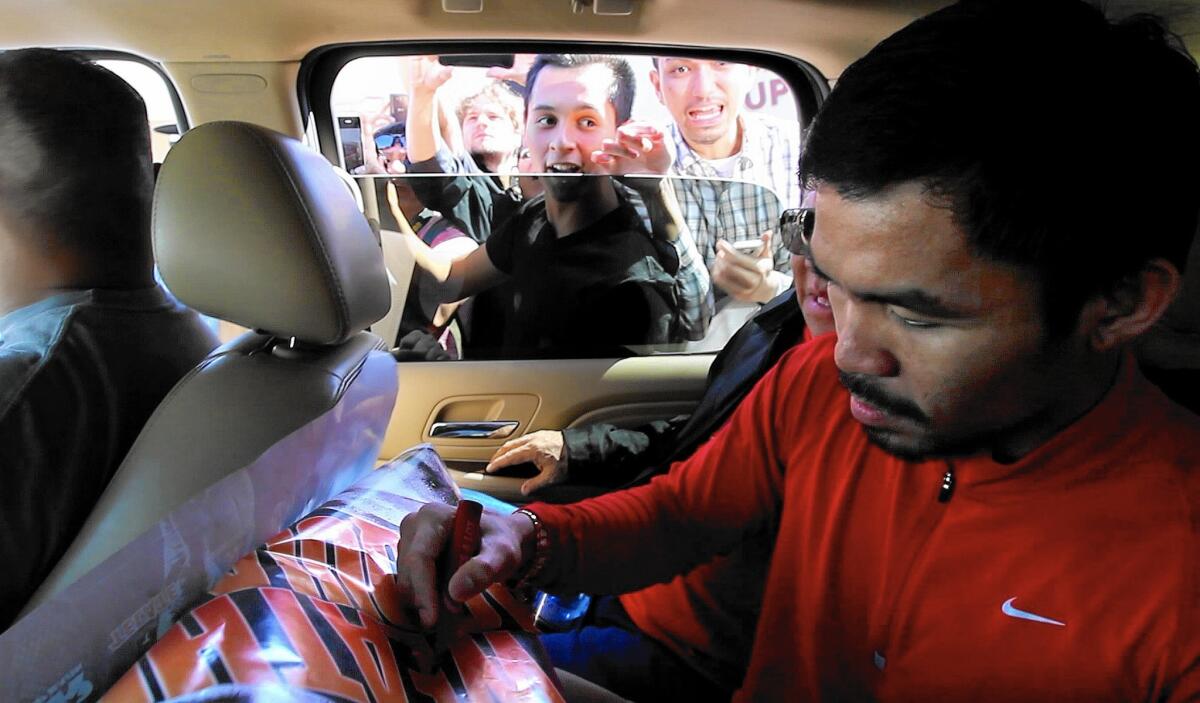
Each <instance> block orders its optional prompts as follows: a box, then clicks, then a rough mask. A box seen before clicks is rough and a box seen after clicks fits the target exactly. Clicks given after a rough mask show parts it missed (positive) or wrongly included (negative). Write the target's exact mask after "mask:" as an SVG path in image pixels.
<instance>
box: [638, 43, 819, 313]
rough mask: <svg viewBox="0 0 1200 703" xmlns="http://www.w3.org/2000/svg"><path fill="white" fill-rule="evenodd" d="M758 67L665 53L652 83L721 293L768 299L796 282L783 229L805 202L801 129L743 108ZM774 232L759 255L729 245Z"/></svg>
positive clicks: (689, 216)
mask: <svg viewBox="0 0 1200 703" xmlns="http://www.w3.org/2000/svg"><path fill="white" fill-rule="evenodd" d="M756 73H757V69H756V68H755V67H753V66H750V65H747V64H743V63H734V62H729V61H712V60H705V59H694V58H684V57H657V58H655V59H654V69H653V70H652V71H651V72H650V82H651V83H652V84H653V85H654V92H655V94H656V95H657V96H658V99H659V101H660V102H662V104H663V105H664V106H665V107H666V108H667V111H668V112H670V113H671V118H672V124H671V125H670V126H669V128H668V131H669V134H670V137H671V139H670V143H671V145H672V147H673V149H674V153H675V164H674V166H673V171H674V172H675V173H677V174H679V175H683V176H688V178H685V179H680V180H678V181H677V182H676V184H675V188H676V190H677V191H678V193H679V200H680V204H681V206H682V209H683V214H684V217H685V218H686V220H687V224H688V229H689V230H691V232H692V236H693V238H694V239H695V241H696V248H697V249H698V250H699V252H700V254H701V256H702V257H703V258H704V262H705V263H706V264H707V265H708V266H709V268H710V269H712V276H713V282H714V283H716V284H717V286H718V290H720V291H721V293H720V294H719V295H720V296H722V297H723V296H724V295H731V296H733V297H735V298H737V299H739V300H746V301H755V302H759V303H765V302H767V301H768V300H770V299H771V298H773V297H775V295H777V294H778V293H780V292H781V291H783V290H784V289H786V288H787V287H788V286H789V285H790V284H791V275H790V270H789V268H788V252H787V250H786V249H785V248H784V247H783V246H781V244H780V241H779V236H778V234H779V233H778V232H775V231H774V230H776V229H778V228H777V223H778V222H779V215H780V213H781V212H782V211H783V210H785V209H787V208H794V207H799V206H800V204H801V203H800V200H801V192H800V184H799V181H798V180H797V179H796V163H797V162H798V161H799V158H800V128H799V126H798V125H797V124H795V123H791V124H786V123H784V122H781V121H778V120H774V119H771V118H769V117H764V116H761V115H754V114H751V113H749V112H748V111H746V110H745V109H744V106H745V102H746V94H747V93H748V92H749V91H750V88H751V87H752V86H753V84H754V79H755V75H756ZM768 232H773V233H774V235H775V236H774V237H773V238H771V239H770V240H769V243H768V244H767V246H766V250H765V251H761V250H760V251H759V252H758V254H757V255H751V254H749V253H747V252H738V251H737V250H735V249H734V248H733V247H732V246H731V245H730V242H736V241H753V240H761V238H762V237H763V235H764V234H766V233H768ZM759 260H762V261H763V264H759V263H758V262H759Z"/></svg>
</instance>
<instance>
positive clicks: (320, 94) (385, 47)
mask: <svg viewBox="0 0 1200 703" xmlns="http://www.w3.org/2000/svg"><path fill="white" fill-rule="evenodd" d="M560 52H561V53H589V54H615V55H618V56H662V55H663V54H669V55H671V56H680V57H693V58H703V59H710V60H717V61H732V62H739V63H747V64H752V65H755V66H759V67H762V68H765V69H767V70H769V71H772V72H774V73H775V74H776V75H778V76H779V77H780V78H782V79H784V80H785V81H787V82H788V85H789V86H790V87H791V89H792V95H793V96H794V97H795V99H796V108H797V113H798V115H799V118H800V119H799V122H800V129H801V132H803V131H804V130H806V129H807V128H808V126H809V124H811V122H812V119H813V116H814V115H815V114H816V112H817V109H818V108H819V107H820V105H821V103H823V102H824V101H825V98H826V96H828V95H829V90H830V88H829V81H828V79H826V78H825V76H824V75H822V74H821V72H820V71H818V70H817V68H816V67H815V66H813V65H812V64H810V63H808V62H807V61H804V60H803V59H800V58H797V57H794V56H789V55H787V54H781V53H778V52H773V51H764V50H761V49H728V48H704V47H694V46H677V45H672V44H652V43H648V42H629V43H625V42H597V41H569V40H546V39H531V40H519V39H503V40H495V39H458V40H439V41H417V42H414V41H383V42H364V43H357V44H330V45H327V46H322V47H318V48H316V49H313V50H312V51H310V52H309V53H308V54H307V55H306V56H305V57H304V59H303V60H302V61H301V63H300V73H299V76H298V77H297V81H296V82H297V86H296V91H297V92H296V94H297V100H298V102H299V105H300V114H301V115H303V116H304V117H305V124H304V128H305V129H306V130H307V129H308V128H309V125H308V120H307V117H308V116H309V115H311V116H312V118H313V120H315V123H316V134H317V141H318V143H319V145H320V149H321V154H322V155H323V156H324V157H325V158H326V159H327V160H328V161H329V163H330V164H332V165H333V166H335V167H339V168H340V167H341V159H340V155H339V153H338V143H337V134H336V132H337V125H336V124H335V120H334V115H333V110H332V109H331V108H330V102H331V97H332V94H333V84H334V81H335V80H336V79H337V76H338V74H339V73H341V70H342V69H343V68H344V67H345V66H346V64H348V63H350V62H351V61H354V60H355V59H360V58H366V57H384V56H405V55H408V56H412V55H429V54H472V53H479V54H539V53H560Z"/></svg>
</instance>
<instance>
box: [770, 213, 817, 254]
mask: <svg viewBox="0 0 1200 703" xmlns="http://www.w3.org/2000/svg"><path fill="white" fill-rule="evenodd" d="M815 224H816V211H815V210H813V209H812V208H809V207H797V208H791V209H789V210H784V211H783V214H781V215H780V216H779V236H780V237H781V238H782V239H783V245H784V246H785V247H787V250H788V251H790V252H792V253H793V254H796V255H798V256H805V255H807V254H808V245H809V243H810V242H811V241H812V235H813V226H814V225H815Z"/></svg>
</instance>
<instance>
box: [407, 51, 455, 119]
mask: <svg viewBox="0 0 1200 703" xmlns="http://www.w3.org/2000/svg"><path fill="white" fill-rule="evenodd" d="M453 73H454V67H453V66H443V65H441V64H440V63H438V59H437V57H436V56H414V57H413V58H412V59H410V60H409V63H408V85H409V87H410V90H412V92H413V94H414V95H422V96H431V95H433V94H434V93H436V92H437V89H438V88H441V87H442V86H443V85H445V84H446V81H448V80H450V76H451V75H452V74H453ZM409 109H412V107H411V105H410V107H409Z"/></svg>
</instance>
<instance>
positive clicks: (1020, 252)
mask: <svg viewBox="0 0 1200 703" xmlns="http://www.w3.org/2000/svg"><path fill="white" fill-rule="evenodd" d="M1014 42H1015V43H1014ZM1068 47H1069V51H1068V50H1067V48H1068ZM1034 77H1036V78H1034ZM1114 90H1119V92H1120V100H1119V101H1114ZM1196 124H1200V78H1198V75H1197V70H1196V65H1195V63H1194V62H1193V61H1192V60H1191V59H1189V58H1188V57H1186V56H1185V55H1183V54H1181V53H1178V52H1176V51H1175V50H1174V49H1172V48H1171V46H1170V43H1169V42H1168V41H1167V39H1166V38H1165V37H1164V32H1163V30H1162V29H1161V28H1160V27H1159V26H1158V25H1157V24H1156V23H1154V22H1153V21H1150V20H1148V19H1146V18H1138V19H1134V20H1131V21H1126V22H1122V23H1118V24H1110V23H1109V22H1107V21H1106V20H1105V19H1104V18H1103V17H1102V16H1101V15H1100V13H1099V12H1098V11H1097V10H1095V9H1093V8H1091V7H1090V6H1088V5H1086V4H1084V3H1083V2H1078V1H1076V0H1043V1H1041V2H1032V1H1025V0H974V1H971V0H964V1H963V2H960V3H957V4H955V5H952V6H950V7H948V8H945V9H943V10H940V11H938V12H936V13H934V14H932V15H930V16H928V17H926V18H924V19H922V20H918V21H917V22H914V23H913V24H911V25H909V26H908V27H906V28H905V29H903V30H901V31H900V32H898V33H897V34H895V35H893V36H892V37H890V38H888V39H887V40H885V41H884V42H882V43H881V44H880V45H879V46H878V47H876V48H875V49H873V50H872V51H871V52H869V53H868V54H867V55H866V56H865V57H864V58H863V59H861V60H860V61H858V62H856V63H855V64H854V65H852V66H851V67H850V68H848V69H847V70H846V71H845V72H844V73H843V74H842V76H841V77H840V79H839V81H838V85H837V88H836V89H835V90H834V91H833V92H832V94H831V95H830V97H829V99H828V100H827V102H826V103H825V105H824V106H823V107H822V110H821V112H820V114H819V115H818V116H817V119H816V123H815V125H814V127H813V129H812V131H811V136H810V138H809V141H808V145H807V147H806V152H805V155H804V158H803V162H802V165H801V176H802V178H803V179H804V182H805V185H806V186H808V187H813V188H815V189H816V190H817V199H816V218H815V223H816V224H815V229H814V230H813V231H812V232H811V233H810V237H811V255H812V262H813V264H814V265H815V267H816V269H817V270H818V271H819V272H820V273H821V274H823V275H824V276H825V277H826V278H828V279H829V281H830V283H829V300H830V303H831V306H832V309H833V312H834V318H835V322H836V328H837V337H836V339H834V338H833V337H825V338H823V339H819V340H816V341H814V342H813V343H811V344H807V345H803V346H801V347H798V348H797V349H795V350H793V351H792V352H790V353H789V354H787V355H785V356H784V357H783V359H781V361H780V362H779V364H778V365H777V366H776V367H775V369H773V370H772V371H771V372H769V373H768V374H767V375H766V376H765V377H764V378H763V379H762V381H761V382H760V383H759V384H758V385H757V386H756V387H755V389H754V390H753V391H751V393H750V394H749V395H748V396H747V398H746V399H745V401H743V403H742V405H741V406H740V407H739V408H738V410H737V411H735V412H734V414H733V416H732V417H731V418H730V420H729V422H728V423H727V424H726V425H725V427H724V428H722V429H721V430H720V431H719V432H718V433H717V434H716V435H714V436H713V438H712V439H711V440H710V441H709V442H708V443H706V444H705V445H704V446H702V447H701V448H700V449H699V450H697V452H696V453H695V455H693V456H692V457H691V458H689V459H688V460H687V461H684V462H680V463H678V464H676V465H674V466H673V467H672V469H671V471H670V473H668V474H667V475H666V476H662V477H659V478H657V479H655V480H654V481H653V482H651V483H650V484H648V485H646V486H642V487H638V488H635V489H631V490H628V491H623V492H620V493H614V494H609V495H607V496H603V497H601V498H598V499H595V500H591V501H586V502H583V503H578V504H575V505H571V506H550V505H541V504H535V505H533V506H530V507H529V509H528V510H520V511H518V512H516V513H514V514H512V515H509V516H498V515H489V516H487V517H486V518H485V520H484V523H483V532H484V541H483V543H484V546H483V549H482V551H481V553H480V554H479V555H478V556H477V557H475V558H474V559H472V560H470V561H469V562H468V563H467V564H465V565H464V566H463V567H462V568H461V569H460V570H459V571H457V572H456V573H455V574H454V575H453V576H452V577H451V579H450V581H449V583H448V584H438V583H437V582H436V578H435V573H436V571H435V569H434V561H433V560H434V557H435V556H436V555H437V554H438V553H439V552H440V551H441V548H442V546H443V542H444V540H445V534H446V533H447V530H446V523H447V520H448V515H449V511H448V509H446V508H445V507H444V506H428V507H426V508H424V509H422V510H421V511H420V512H419V513H418V514H417V515H415V516H411V517H410V518H409V519H407V520H406V521H405V523H404V525H403V526H402V549H401V553H400V554H399V565H400V571H401V573H400V574H399V575H398V585H399V587H400V590H401V593H402V596H403V597H404V598H405V599H406V600H407V601H409V602H410V603H411V604H413V605H414V606H415V607H416V608H417V610H418V612H419V613H420V616H421V618H422V621H423V622H424V623H425V624H426V625H432V624H433V623H434V622H435V621H436V619H437V617H438V616H439V612H440V611H442V610H444V609H445V608H446V607H450V608H453V607H456V604H457V603H461V602H462V601H463V600H465V599H466V598H468V597H470V596H472V595H474V594H475V593H478V592H479V591H480V590H481V589H482V588H483V587H484V586H485V585H487V584H489V583H492V582H494V581H497V580H504V579H510V578H519V579H522V580H525V581H528V582H532V583H535V584H537V585H539V586H541V587H543V588H548V589H551V590H555V591H568V592H570V591H581V590H583V591H590V592H601V593H605V592H608V593H619V592H624V591H629V590H632V589H634V588H638V587H641V586H644V585H646V584H648V583H653V582H657V581H663V580H666V579H669V578H671V577H672V576H673V575H675V574H677V573H681V572H683V571H685V570H687V569H688V568H690V567H692V566H694V565H696V564H699V563H703V562H705V561H707V560H708V559H710V558H712V556H713V555H715V554H721V553H724V552H727V551H729V550H730V549H732V548H733V547H734V546H736V545H738V544H739V543H740V542H741V541H743V540H744V539H746V538H747V537H748V536H750V535H755V534H761V533H763V532H767V533H773V534H774V535H775V540H774V547H773V551H772V553H771V556H770V564H769V570H768V573H767V578H766V584H765V589H764V592H763V605H762V613H761V616H760V618H759V625H758V629H757V631H756V634H755V642H754V646H753V649H752V651H751V655H750V663H749V668H748V670H747V672H746V676H745V679H744V680H743V684H742V689H741V690H740V691H739V693H738V695H737V696H736V697H737V698H739V699H743V700H784V699H786V700H860V699H880V700H996V701H1006V700H1045V699H1057V700H1156V701H1157V700H1194V699H1196V698H1197V697H1200V599H1198V598H1197V584H1200V531H1198V527H1197V525H1198V524H1200V522H1198V520H1197V515H1200V471H1198V470H1197V467H1200V418H1198V417H1197V416H1195V415H1193V414H1191V413H1189V412H1187V411H1186V410H1184V409H1183V408H1181V407H1180V406H1178V405H1175V404H1173V403H1171V402H1170V401H1169V400H1168V399H1167V398H1166V397H1165V396H1164V395H1163V394H1162V393H1161V392H1159V391H1158V390H1157V389H1156V388H1154V387H1153V386H1151V385H1150V384H1149V383H1148V382H1147V381H1146V380H1145V379H1144V378H1143V377H1142V376H1141V375H1140V373H1139V371H1138V369H1137V367H1136V364H1134V363H1133V361H1132V357H1131V356H1130V355H1129V352H1128V347H1129V344H1130V343H1131V342H1132V341H1133V340H1135V339H1136V338H1137V337H1138V336H1139V335H1141V334H1142V333H1143V332H1145V331H1146V330H1147V329H1148V328H1149V327H1150V326H1151V325H1153V324H1154V322H1155V321H1156V320H1157V319H1158V318H1159V317H1160V316H1161V315H1162V313H1163V311H1164V309H1165V308H1166V306H1167V305H1168V304H1169V303H1170V301H1171V299H1172V298H1173V297H1174V295H1175V293H1176V292H1177V290H1178V289H1179V280H1180V271H1181V269H1182V266H1183V262H1184V260H1185V257H1186V254H1187V251H1188V248H1189V246H1190V244H1191V240H1192V236H1193V233H1194V232H1195V230H1196V225H1197V215H1198V211H1200V178H1198V175H1197V174H1198V172H1196V171H1195V170H1192V171H1191V172H1189V173H1188V174H1187V175H1180V170H1179V169H1173V168H1171V166H1172V165H1174V164H1175V163H1176V162H1178V163H1181V164H1187V165H1191V164H1194V163H1197V162H1200V133H1197V130H1196V129H1195V125H1196ZM1118 178H1119V179H1120V180H1119V181H1118V180H1117V179H1118ZM1118 182H1119V184H1120V185H1119V190H1118V189H1117V188H1114V184H1115V183H1118ZM1114 192H1119V193H1120V194H1121V196H1122V202H1121V203H1113V202H1112V200H1111V197H1112V196H1111V194H1112V193H1114ZM730 464H734V465H739V466H741V467H742V468H743V470H741V471H738V472H731V471H722V470H719V468H720V467H722V466H727V465H730ZM650 634H651V635H653V634H654V633H650Z"/></svg>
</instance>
